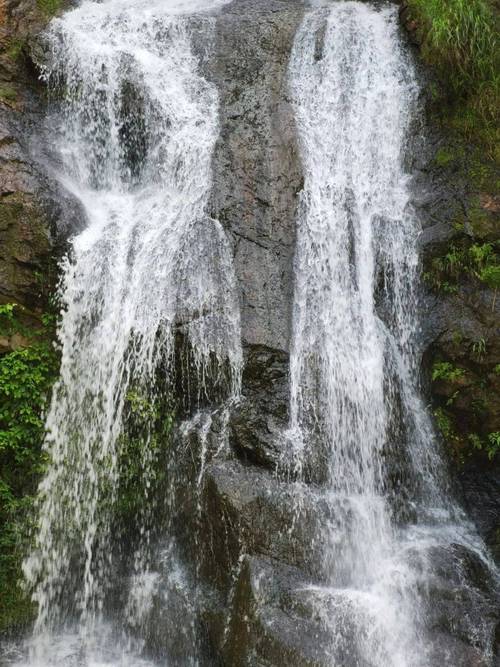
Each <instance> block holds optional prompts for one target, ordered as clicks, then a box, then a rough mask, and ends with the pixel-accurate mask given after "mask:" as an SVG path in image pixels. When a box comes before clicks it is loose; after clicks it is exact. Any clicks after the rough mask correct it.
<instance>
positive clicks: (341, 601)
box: [285, 2, 493, 667]
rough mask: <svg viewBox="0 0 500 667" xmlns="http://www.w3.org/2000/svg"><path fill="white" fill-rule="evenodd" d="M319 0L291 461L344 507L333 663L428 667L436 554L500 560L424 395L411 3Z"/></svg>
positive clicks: (308, 103) (309, 72) (331, 554)
mask: <svg viewBox="0 0 500 667" xmlns="http://www.w3.org/2000/svg"><path fill="white" fill-rule="evenodd" d="M317 5H319V7H318V6H317V7H316V8H315V9H313V10H311V11H310V12H308V13H307V14H306V18H305V19H304V22H303V24H302V27H301V28H300V30H299V32H298V34H297V36H296V39H295V44H294V48H293V53H292V56H291V63H290V72H289V76H290V89H291V96H292V100H293V103H294V107H295V114H296V120H297V127H298V133H299V140H300V146H301V155H302V161H303V167H304V175H305V180H304V189H303V192H302V194H301V201H300V210H299V215H298V240H297V250H296V263H295V274H296V286H295V305H294V334H293V345H292V354H291V373H290V375H291V398H290V412H291V417H290V427H289V431H288V437H289V445H290V446H289V448H288V451H287V453H286V455H285V457H286V459H287V460H286V464H287V465H288V466H289V469H290V470H291V471H292V472H294V473H297V472H298V473H299V477H300V473H301V471H303V470H305V469H306V468H307V466H309V468H311V467H312V468H313V469H314V467H316V472H318V468H323V470H322V474H320V477H323V479H325V481H324V485H325V489H326V490H325V493H324V495H325V499H326V501H327V503H328V506H329V508H330V514H331V517H332V518H331V520H330V522H329V524H328V525H326V526H324V527H323V530H324V531H325V532H326V533H327V535H328V539H327V544H328V546H327V548H326V549H324V553H323V564H322V566H323V567H322V569H323V573H324V580H325V587H324V588H322V589H316V591H315V593H314V596H315V597H316V610H317V613H318V615H319V616H320V617H321V618H322V619H323V622H324V623H325V625H326V626H327V627H329V628H330V630H331V637H332V647H331V654H332V664H337V663H338V664H349V665H353V666H354V665H358V664H359V665H370V666H375V667H428V665H429V664H434V660H435V659H436V658H435V657H433V656H434V654H433V650H434V649H435V643H437V640H435V641H434V640H433V636H432V634H431V630H432V629H433V628H431V627H430V626H432V622H430V621H429V620H428V619H429V617H430V614H429V606H428V604H429V600H425V599H424V598H425V597H426V594H425V593H423V591H424V590H426V589H428V588H429V586H430V582H431V580H432V577H434V576H435V572H434V571H433V563H432V556H433V551H434V552H439V551H440V550H442V551H443V552H444V553H445V554H446V553H448V554H451V553H452V551H453V549H454V548H455V547H456V545H461V546H462V547H464V548H465V549H470V550H471V551H472V552H473V553H474V554H475V555H476V556H477V557H478V558H479V559H480V561H481V562H482V564H483V566H484V567H485V568H486V570H488V568H489V569H490V572H491V567H492V566H491V563H490V562H489V559H488V556H487V554H486V553H485V551H484V548H483V547H482V545H481V542H480V540H479V538H478V537H477V536H476V535H475V534H474V532H473V530H472V529H471V528H470V526H469V525H468V524H467V522H466V521H465V519H464V517H463V515H462V513H461V511H460V510H459V508H458V507H457V506H456V505H455V504H454V503H453V502H452V501H451V500H450V499H449V498H448V496H447V489H446V476H445V474H444V471H443V466H442V463H441V461H440V457H439V454H438V448H437V446H436V441H435V438H434V435H433V430H432V424H431V422H430V420H429V417H428V415H427V414H426V412H425V409H424V406H423V404H422V401H421V399H420V397H419V392H418V365H419V359H418V353H417V351H418V346H417V337H418V336H417V334H418V327H417V324H418V322H417V318H416V314H417V288H418V276H419V258H418V254H417V237H418V234H419V225H418V220H417V219H416V216H415V214H414V212H413V210H412V207H411V196H410V188H409V175H408V173H407V171H406V169H405V166H404V157H405V148H406V142H407V136H408V131H409V124H410V121H411V119H412V115H413V114H414V113H415V112H416V98H417V92H418V87H417V81H416V76H415V73H414V70H413V66H412V63H411V61H410V59H409V58H408V57H407V56H406V55H405V52H404V50H403V48H402V45H401V43H400V38H399V36H398V25H397V8H395V7H394V6H390V5H385V6H384V5H383V6H381V7H378V8H377V7H374V6H369V5H367V4H363V3H359V2H336V3H333V4H328V5H327V4H326V3H317ZM318 452H320V456H319V457H318ZM314 461H316V463H314ZM318 461H319V462H320V465H318ZM311 462H312V463H311ZM325 466H326V472H325V471H324V468H325ZM395 469H396V470H398V476H399V486H398V488H397V489H394V488H392V487H391V471H394V470H395ZM299 496H300V494H299ZM299 502H300V497H299ZM297 511H298V512H299V513H300V505H299V506H298V509H297ZM401 517H404V519H403V518H401ZM298 520H299V521H300V518H299V519H298ZM430 573H432V574H430ZM463 586H464V589H467V587H470V590H471V591H474V594H475V592H476V591H475V588H474V584H473V583H471V582H467V581H466V580H464V584H463ZM435 595H436V596H438V595H439V592H438V591H437V590H436V592H435ZM471 595H472V593H471ZM437 599H438V598H437V597H436V602H437ZM469 611H471V623H470V624H469V626H468V627H465V626H466V623H464V624H463V626H464V627H463V629H461V631H462V632H463V634H464V635H465V636H467V637H468V639H469V640H470V641H471V642H472V643H473V644H475V645H479V646H480V647H481V651H482V653H483V655H484V657H485V659H486V660H491V659H492V658H491V642H492V632H493V626H492V624H491V622H489V621H487V620H483V619H481V617H480V612H479V613H476V616H475V618H474V619H473V620H472V616H474V612H473V610H471V609H469ZM456 613H457V614H459V613H460V612H458V611H457V612H456ZM346 656H349V658H347V657H346ZM449 660H450V661H451V662H445V664H448V665H450V667H451V665H452V664H454V663H453V660H454V658H453V656H451V657H449ZM441 664H442V663H441Z"/></svg>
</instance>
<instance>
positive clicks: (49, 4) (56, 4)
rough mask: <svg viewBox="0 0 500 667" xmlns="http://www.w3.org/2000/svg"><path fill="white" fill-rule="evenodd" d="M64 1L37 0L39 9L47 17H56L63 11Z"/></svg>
mask: <svg viewBox="0 0 500 667" xmlns="http://www.w3.org/2000/svg"><path fill="white" fill-rule="evenodd" d="M62 4H63V0H37V5H38V8H39V9H40V10H41V11H42V12H43V13H44V14H45V15H46V16H54V14H57V12H58V11H59V10H60V9H61V7H62Z"/></svg>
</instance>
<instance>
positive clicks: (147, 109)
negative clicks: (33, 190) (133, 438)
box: [24, 0, 241, 666]
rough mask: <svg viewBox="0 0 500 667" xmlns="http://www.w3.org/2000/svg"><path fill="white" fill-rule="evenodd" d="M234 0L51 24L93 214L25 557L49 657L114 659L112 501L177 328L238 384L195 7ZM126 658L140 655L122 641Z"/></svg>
mask: <svg viewBox="0 0 500 667" xmlns="http://www.w3.org/2000/svg"><path fill="white" fill-rule="evenodd" d="M221 4H223V2H222V1H219V2H217V1H210V2H208V1H207V2H203V1H201V0H200V2H187V1H185V2H183V1H176V0H155V1H154V2H151V0H109V1H108V2H103V3H97V2H90V1H86V2H84V3H83V4H82V5H81V6H80V7H79V8H77V9H75V10H73V11H71V12H69V13H67V14H66V15H65V16H64V17H63V18H60V19H55V20H54V21H53V22H52V24H51V26H50V28H49V30H48V32H47V35H46V40H47V44H48V46H49V61H48V65H47V68H46V71H45V78H46V80H47V82H48V85H49V88H50V89H51V90H52V91H53V96H54V100H55V101H54V112H53V113H52V116H51V119H50V121H51V126H52V128H53V131H54V134H55V136H56V137H57V139H56V144H57V146H56V147H57V150H58V152H59V153H60V156H61V163H62V169H61V173H60V174H59V177H60V179H61V180H62V181H63V182H64V184H65V185H66V187H67V188H68V189H70V190H71V191H72V192H73V193H74V194H75V195H76V196H77V197H78V199H79V200H80V201H81V202H82V204H83V207H84V210H85V213H86V217H87V226H86V228H85V230H84V231H82V232H81V233H80V234H79V235H78V236H76V238H75V239H74V240H73V242H72V249H71V253H70V259H68V261H67V262H66V264H65V266H64V277H63V282H62V289H61V295H62V301H63V318H62V324H61V327H60V332H59V336H60V342H61V352H62V361H61V374H60V379H59V381H58V383H57V385H56V387H55V390H54V394H53V399H52V403H51V406H50V410H49V412H48V416H47V428H48V436H47V441H46V451H47V455H48V458H49V461H50V463H49V467H48V472H47V474H46V477H45V479H44V480H43V482H42V484H41V486H40V492H39V517H40V519H39V524H40V525H39V530H38V534H37V537H36V545H35V549H34V551H33V553H32V554H31V556H30V557H29V558H28V559H27V561H26V562H25V566H24V569H25V574H26V578H27V580H28V583H29V584H30V585H31V587H32V588H33V590H34V596H33V597H34V600H35V601H36V602H37V604H38V618H37V620H36V624H35V641H34V648H33V650H32V653H33V655H32V657H31V660H32V661H37V662H40V663H41V664H59V663H58V662H57V661H58V660H60V664H64V665H68V664H70V663H71V664H94V662H95V663H96V664H97V663H99V664H101V662H102V661H106V664H108V663H109V664H111V661H112V660H113V661H114V660H115V658H112V657H110V655H107V657H106V658H105V657H103V656H104V653H103V652H102V647H100V646H99V641H100V640H98V639H96V637H97V633H98V626H99V624H101V620H102V616H103V613H104V611H103V610H104V609H105V606H106V598H107V593H108V591H109V589H110V586H109V581H110V579H111V577H110V575H111V573H112V572H113V576H114V578H115V579H116V576H117V574H116V567H117V566H116V563H115V562H114V561H113V558H114V551H115V544H114V539H113V538H114V525H113V522H114V509H113V508H114V505H115V503H116V499H117V493H118V487H119V484H120V457H121V456H122V454H123V452H122V448H123V437H122V429H123V422H124V412H125V411H126V404H127V401H129V400H130V398H129V394H130V393H133V395H134V397H135V398H134V400H135V402H136V405H137V402H139V403H138V404H139V408H140V409H141V410H142V409H149V407H148V406H150V405H151V404H154V401H155V398H156V394H155V390H154V389H152V387H154V386H156V383H157V378H158V375H163V376H165V378H166V379H164V382H166V383H167V385H168V382H169V378H170V375H172V374H173V372H174V365H175V364H174V361H175V348H176V340H177V341H178V339H179V337H181V338H182V339H183V341H184V343H183V345H184V348H185V349H188V350H189V363H188V366H189V368H190V369H191V375H193V373H194V375H195V376H196V377H197V381H196V386H197V392H198V395H202V394H204V393H209V392H210V387H211V386H214V385H215V386H217V387H219V394H223V393H224V388H222V389H220V385H223V384H224V383H225V384H226V386H227V388H226V390H225V395H226V396H228V395H229V396H230V395H231V394H232V395H235V394H237V393H238V391H239V376H240V366H241V348H240V333H239V315H238V306H237V301H236V299H235V289H234V287H235V286H234V276H233V271H232V265H231V253H230V249H229V247H228V244H227V241H226V238H225V234H224V232H223V230H222V228H221V226H220V224H219V223H218V222H217V221H216V220H213V219H211V218H210V217H209V215H208V214H207V211H206V209H207V201H208V197H209V192H210V188H211V159H212V152H213V149H214V145H215V141H216V139H217V135H218V97H217V93H216V91H215V89H214V87H213V86H212V85H211V84H209V83H208V82H207V81H206V80H205V79H204V78H203V76H202V75H201V73H200V65H199V57H198V56H197V55H195V52H194V51H193V47H192V44H191V31H192V27H193V19H191V18H190V17H191V15H192V14H193V13H197V17H196V23H195V24H194V25H195V26H196V30H197V31H201V30H203V31H206V32H207V34H208V33H209V31H210V25H211V19H210V18H209V17H208V16H207V15H204V14H203V12H204V11H205V10H208V9H213V8H214V7H217V6H218V5H221ZM200 12H201V13H200ZM58 96H59V97H58ZM144 406H147V407H146V408H144ZM141 437H142V440H141V453H140V459H141V484H142V487H143V494H144V502H143V505H144V507H146V508H147V507H148V505H151V503H150V502H149V500H150V499H149V498H148V494H149V491H148V489H149V488H150V486H151V484H152V481H153V476H154V470H153V465H152V461H153V458H154V452H153V451H152V450H153V447H152V446H150V445H151V439H152V434H151V433H146V434H142V436H141ZM149 519H151V517H149ZM141 521H142V523H141V526H140V539H139V541H138V542H139V544H138V547H137V551H136V554H135V558H134V563H135V568H134V577H135V578H136V579H137V577H139V578H140V582H141V587H142V588H141V591H138V588H137V586H136V587H135V588H134V587H133V590H132V591H131V598H130V600H129V603H128V605H127V609H126V613H127V615H128V616H130V615H132V616H133V615H134V613H136V612H137V613H140V611H141V607H142V602H141V600H142V597H144V592H145V591H146V597H148V594H147V592H148V590H149V589H150V587H149V588H148V586H147V585H146V584H147V582H149V583H150V584H151V586H153V585H154V582H155V577H154V576H153V575H152V574H151V573H149V569H148V568H149V561H148V546H149V528H148V518H147V517H146V516H142V517H141ZM114 584H115V585H116V581H115V582H114ZM141 595H142V597H141ZM129 620H130V619H129ZM75 628H76V630H75ZM61 631H65V632H66V633H68V632H70V631H71V632H74V633H76V645H77V649H75V650H73V649H72V651H73V653H72V652H71V650H70V649H69V648H68V647H67V646H66V645H64V644H63V646H62V648H61V650H60V651H59V650H58V649H57V648H56V642H55V639H54V633H60V632H61ZM179 631H180V630H179ZM70 654H71V656H72V657H70ZM75 656H79V657H75ZM117 659H118V658H117ZM127 660H128V663H127ZM113 664H114V662H113ZM119 664H120V665H122V664H132V665H134V666H136V665H139V664H142V662H141V660H140V659H139V658H137V657H135V658H127V657H126V656H124V655H120V657H119ZM186 664H187V663H186Z"/></svg>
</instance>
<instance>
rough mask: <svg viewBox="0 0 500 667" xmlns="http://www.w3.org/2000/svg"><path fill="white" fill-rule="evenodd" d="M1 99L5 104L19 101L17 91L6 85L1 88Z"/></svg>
mask: <svg viewBox="0 0 500 667" xmlns="http://www.w3.org/2000/svg"><path fill="white" fill-rule="evenodd" d="M0 99H1V100H3V101H4V102H15V101H16V100H17V91H16V90H15V88H13V87H12V86H9V85H7V84H5V83H4V84H2V85H1V86H0Z"/></svg>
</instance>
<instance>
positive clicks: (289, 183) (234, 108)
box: [211, 0, 303, 351]
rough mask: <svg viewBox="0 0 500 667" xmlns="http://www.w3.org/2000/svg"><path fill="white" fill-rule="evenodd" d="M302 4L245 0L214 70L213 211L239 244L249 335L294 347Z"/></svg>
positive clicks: (234, 8) (232, 13)
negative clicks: (290, 84) (292, 93)
mask: <svg viewBox="0 0 500 667" xmlns="http://www.w3.org/2000/svg"><path fill="white" fill-rule="evenodd" d="M302 12H303V6H302V3H301V2H298V1H291V2H290V1H288V2H287V1H285V0H270V1H269V2H265V3H264V2H259V1H258V0H242V1H238V2H233V3H231V4H229V5H227V6H226V7H225V8H224V9H223V10H222V13H221V14H220V15H219V16H218V17H217V27H216V38H215V39H216V41H215V57H214V63H213V65H211V71H212V76H213V78H214V80H215V83H216V84H217V87H218V90H219V91H220V96H221V114H222V118H221V133H220V139H219V143H218V146H217V149H216V153H215V158H214V188H213V191H214V209H215V214H216V216H217V217H218V218H219V219H220V221H221V222H222V223H223V225H224V226H225V227H226V229H227V230H228V231H229V232H230V234H231V236H232V238H233V242H234V255H235V269H236V274H237V277H238V279H239V283H240V286H241V316H242V331H243V340H244V342H245V343H246V344H248V345H259V346H265V347H268V348H271V349H276V350H284V351H287V350H288V345H289V341H290V322H291V304H292V291H293V278H292V263H293V254H294V240H295V209H296V205H297V198H296V194H297V192H298V191H299V190H300V187H301V180H302V175H301V168H300V162H299V156H298V150H297V143H296V141H297V139H296V133H295V127H294V120H293V113H292V109H291V107H290V103H289V101H288V92H287V67H288V58H289V54H290V50H291V46H292V42H293V38H294V35H295V32H296V29H297V27H298V25H299V22H300V19H301V16H302Z"/></svg>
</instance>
